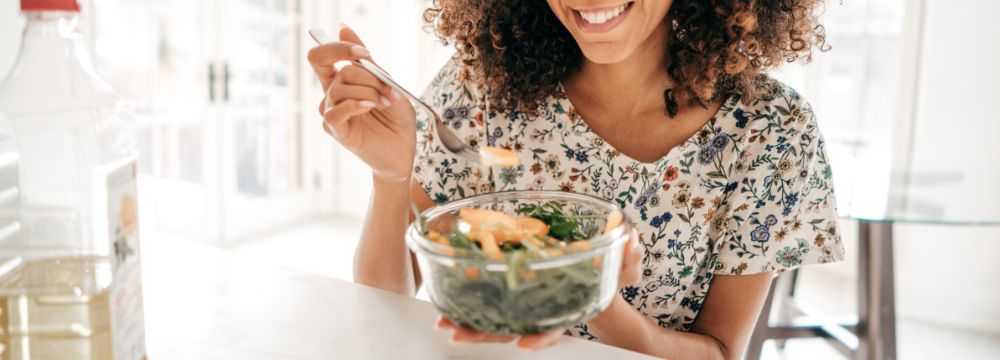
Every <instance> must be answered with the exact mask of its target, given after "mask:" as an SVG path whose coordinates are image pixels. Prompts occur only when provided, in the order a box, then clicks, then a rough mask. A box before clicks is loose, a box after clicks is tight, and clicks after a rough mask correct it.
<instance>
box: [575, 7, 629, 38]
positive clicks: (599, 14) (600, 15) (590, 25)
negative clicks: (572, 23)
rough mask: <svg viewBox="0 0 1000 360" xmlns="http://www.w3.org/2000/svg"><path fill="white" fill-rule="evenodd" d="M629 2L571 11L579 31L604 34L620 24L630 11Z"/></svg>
mask: <svg viewBox="0 0 1000 360" xmlns="http://www.w3.org/2000/svg"><path fill="white" fill-rule="evenodd" d="M633 3H634V2H632V1H630V2H627V3H624V4H621V5H618V6H612V7H605V8H596V9H573V15H574V16H573V17H574V18H576V22H577V25H578V26H579V27H580V29H582V30H584V31H587V32H605V31H608V30H611V29H613V28H614V27H615V26H617V25H618V24H620V23H621V22H622V21H623V20H624V19H625V17H626V16H627V15H628V13H629V10H631V9H632V4H633Z"/></svg>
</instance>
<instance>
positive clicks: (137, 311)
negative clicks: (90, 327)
mask: <svg viewBox="0 0 1000 360" xmlns="http://www.w3.org/2000/svg"><path fill="white" fill-rule="evenodd" d="M137 195H138V194H137V188H136V165H135V161H129V162H127V163H126V164H125V165H123V166H121V167H118V168H117V169H114V170H112V171H111V172H110V173H109V174H108V211H109V214H108V219H109V220H110V221H108V224H110V229H108V230H109V233H110V234H111V249H112V251H113V252H114V253H113V256H112V260H111V263H112V271H113V279H114V280H113V281H112V283H111V284H112V285H111V293H110V296H111V339H112V346H113V348H114V358H115V359H117V360H139V359H143V358H144V357H145V355H146V336H145V328H146V327H145V323H144V322H143V317H142V315H143V307H142V274H141V272H140V269H139V264H140V262H139V217H138V215H139V209H138V202H137V200H138V196H137Z"/></svg>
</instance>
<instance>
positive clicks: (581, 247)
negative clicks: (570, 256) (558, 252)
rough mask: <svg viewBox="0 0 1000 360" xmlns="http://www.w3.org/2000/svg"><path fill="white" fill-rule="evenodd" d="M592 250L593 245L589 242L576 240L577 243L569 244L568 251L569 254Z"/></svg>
mask: <svg viewBox="0 0 1000 360" xmlns="http://www.w3.org/2000/svg"><path fill="white" fill-rule="evenodd" d="M593 248H594V245H591V244H590V241H587V240H577V241H574V242H571V243H569V251H570V252H581V251H587V250H590V249H593Z"/></svg>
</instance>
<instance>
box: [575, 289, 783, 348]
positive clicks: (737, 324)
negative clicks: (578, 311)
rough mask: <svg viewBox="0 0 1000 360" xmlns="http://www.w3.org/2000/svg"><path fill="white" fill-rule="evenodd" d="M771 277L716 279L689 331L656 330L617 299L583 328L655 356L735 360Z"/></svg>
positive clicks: (610, 342)
mask: <svg viewBox="0 0 1000 360" xmlns="http://www.w3.org/2000/svg"><path fill="white" fill-rule="evenodd" d="M772 276H773V274H772V273H770V272H766V273H760V274H753V275H744V276H728V275H716V276H715V278H714V279H713V280H712V285H711V288H710V289H709V291H708V295H707V297H706V299H705V303H704V304H703V305H702V309H701V312H700V313H699V315H698V318H697V319H695V322H694V324H693V325H692V327H691V332H681V331H675V330H671V329H666V328H662V327H660V326H658V325H657V324H656V323H654V322H653V321H651V320H650V319H648V318H646V316H645V315H643V314H641V313H639V312H638V311H636V310H635V309H634V308H632V306H631V305H629V304H628V303H627V302H625V300H624V299H622V298H621V297H619V296H616V297H615V300H614V301H613V302H612V303H611V306H610V307H609V308H608V309H607V310H605V311H604V312H603V313H601V314H600V315H598V316H597V317H596V318H594V319H593V320H591V321H590V322H589V323H588V324H587V325H588V328H589V330H590V332H591V333H593V334H594V335H595V336H597V337H598V338H599V339H600V340H601V342H602V343H605V344H608V345H612V346H617V347H620V348H625V349H629V350H632V351H636V352H641V353H645V354H649V355H653V356H657V357H664V358H668V359H741V358H742V357H743V351H744V350H745V348H746V345H747V343H748V342H749V341H750V335H751V333H752V332H753V329H754V324H755V323H756V321H757V317H758V316H759V315H760V310H761V307H763V305H764V300H765V298H766V297H767V292H768V291H769V289H770V286H771V278H772Z"/></svg>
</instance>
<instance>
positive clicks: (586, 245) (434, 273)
mask: <svg viewBox="0 0 1000 360" xmlns="http://www.w3.org/2000/svg"><path fill="white" fill-rule="evenodd" d="M512 215H513V216H512ZM512 215H508V214H507V213H505V212H502V211H497V210H492V209H486V208H475V207H467V208H462V209H459V210H458V211H457V217H456V219H455V221H452V222H451V223H450V224H448V225H450V230H448V231H440V230H442V229H441V227H440V226H439V227H438V230H439V231H434V230H429V229H428V228H427V225H426V220H425V219H423V218H421V217H419V216H418V219H417V223H416V225H415V226H416V227H417V229H418V231H420V234H421V235H423V236H424V237H425V238H426V239H427V240H429V241H432V242H434V243H436V244H437V248H438V249H439V253H441V254H444V255H445V256H448V257H450V258H452V259H453V260H454V261H451V262H428V263H427V264H423V265H426V266H430V267H431V268H430V269H427V270H429V271H427V270H425V276H430V277H432V278H431V279H428V280H430V281H428V282H427V283H428V287H429V289H428V290H429V293H430V295H431V298H432V300H433V301H434V303H435V305H437V307H438V308H439V310H440V311H441V312H442V313H443V314H444V315H445V316H446V317H447V318H448V319H450V320H452V321H453V322H455V323H458V324H461V325H463V326H465V327H468V328H471V329H474V330H477V331H481V332H488V333H499V334H530V333H539V332H547V331H554V330H559V329H562V328H566V327H569V326H572V325H573V324H576V323H579V322H583V321H586V320H588V319H589V318H590V317H592V316H594V315H596V313H597V312H599V311H600V310H601V309H600V308H601V300H602V299H601V298H602V296H604V294H605V293H607V289H603V288H602V286H605V287H606V285H605V283H606V282H607V281H606V280H607V279H605V277H606V276H605V274H604V273H605V272H603V271H602V267H603V266H607V265H608V263H605V262H604V256H602V254H603V253H604V252H598V251H591V252H590V253H592V255H588V256H582V255H581V256H576V257H567V256H568V255H572V254H576V253H582V252H588V251H590V250H592V249H594V245H593V243H592V242H591V240H593V239H595V237H596V236H597V235H599V233H600V231H601V230H602V229H601V228H600V227H599V226H598V224H599V223H600V222H601V221H603V222H604V224H603V225H604V226H603V232H604V233H608V232H611V231H612V230H614V229H615V228H617V227H618V226H619V225H621V224H622V222H623V220H624V218H623V215H622V213H621V212H618V211H615V212H611V213H610V214H609V215H608V217H607V218H604V217H603V216H598V215H594V214H593V213H592V212H587V211H584V212H583V213H572V212H570V211H567V210H566V209H564V207H563V205H561V204H560V203H559V202H557V201H547V202H539V203H537V204H520V205H518V206H517V207H516V208H515V209H513V214H512ZM559 257H566V258H567V259H571V261H567V262H565V263H563V264H560V265H559V266H547V267H541V268H539V267H532V266H531V264H532V263H533V262H536V261H537V260H542V259H555V258H559ZM497 265H500V266H497ZM503 265H506V266H503ZM498 269H499V270H498ZM615 273H617V272H615ZM602 290H603V291H602ZM612 291H613V289H612ZM605 305H606V304H605Z"/></svg>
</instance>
